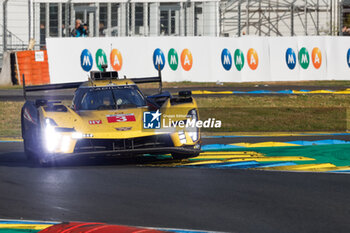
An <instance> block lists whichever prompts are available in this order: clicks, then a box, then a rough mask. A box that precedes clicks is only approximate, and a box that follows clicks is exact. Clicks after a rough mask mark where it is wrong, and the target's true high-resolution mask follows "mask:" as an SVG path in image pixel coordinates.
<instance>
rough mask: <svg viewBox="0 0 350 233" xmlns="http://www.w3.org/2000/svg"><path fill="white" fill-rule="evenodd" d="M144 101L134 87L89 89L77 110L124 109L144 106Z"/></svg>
mask: <svg viewBox="0 0 350 233" xmlns="http://www.w3.org/2000/svg"><path fill="white" fill-rule="evenodd" d="M145 105H146V101H145V99H144V97H143V96H142V94H141V93H140V91H139V90H138V88H137V87H136V86H116V87H97V88H96V87H95V88H89V89H88V91H87V92H86V93H85V94H84V95H83V97H82V99H81V101H80V103H79V104H78V106H77V107H78V110H108V109H125V108H135V107H141V106H145Z"/></svg>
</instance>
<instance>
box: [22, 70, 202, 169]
mask: <svg viewBox="0 0 350 233" xmlns="http://www.w3.org/2000/svg"><path fill="white" fill-rule="evenodd" d="M149 82H159V83H160V88H159V89H160V91H159V93H158V94H155V95H151V96H147V97H145V96H144V95H143V93H142V92H141V91H140V89H139V88H138V86H137V85H136V84H138V83H149ZM161 83H162V80H161V73H160V71H159V74H158V77H150V78H132V79H119V78H118V73H117V72H114V71H113V72H110V71H103V72H96V71H93V72H91V73H90V79H89V81H87V82H79V83H66V84H50V85H41V86H28V87H26V86H25V79H24V77H23V84H24V85H23V86H24V94H25V97H26V92H28V91H40V90H53V89H64V88H73V87H74V88H77V89H76V91H75V94H74V98H73V102H72V105H71V106H66V105H63V104H62V103H61V102H60V101H49V100H45V99H37V100H35V101H30V100H27V101H26V102H25V104H24V106H23V108H22V113H21V123H22V137H23V140H24V150H25V153H26V155H27V157H28V158H29V159H34V160H35V161H37V162H39V163H40V164H41V165H50V164H52V162H54V161H55V160H57V159H59V158H64V157H68V156H74V155H95V154H96V155H115V156H134V155H142V154H155V155H156V154H168V153H171V154H172V156H173V158H175V159H181V158H185V157H191V156H196V155H198V154H199V152H200V130H199V128H197V127H196V126H197V125H196V121H198V120H199V115H198V109H197V104H196V101H195V100H194V99H193V98H192V96H191V92H190V91H180V92H179V94H178V96H176V97H173V96H172V95H171V94H170V93H169V92H163V91H162V88H161Z"/></svg>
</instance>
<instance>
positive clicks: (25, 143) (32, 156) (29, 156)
mask: <svg viewBox="0 0 350 233" xmlns="http://www.w3.org/2000/svg"><path fill="white" fill-rule="evenodd" d="M23 148H24V154H25V155H26V157H27V159H28V160H29V161H33V160H34V159H35V154H34V153H33V152H31V151H30V150H29V149H28V141H27V140H26V139H23Z"/></svg>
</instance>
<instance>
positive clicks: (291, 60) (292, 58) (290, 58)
mask: <svg viewBox="0 0 350 233" xmlns="http://www.w3.org/2000/svg"><path fill="white" fill-rule="evenodd" d="M286 64H287V66H288V68H289V69H291V70H293V69H294V68H295V66H296V64H297V56H296V55H295V52H294V50H293V49H292V48H288V49H287V51H286Z"/></svg>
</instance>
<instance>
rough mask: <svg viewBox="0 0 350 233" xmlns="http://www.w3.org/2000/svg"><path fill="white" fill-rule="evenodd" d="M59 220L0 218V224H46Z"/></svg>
mask: <svg viewBox="0 0 350 233" xmlns="http://www.w3.org/2000/svg"><path fill="white" fill-rule="evenodd" d="M58 223H59V222H45V221H25V220H23V221H19V220H0V224H33V225H39V224H43V225H48V224H52V225H54V224H58Z"/></svg>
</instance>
